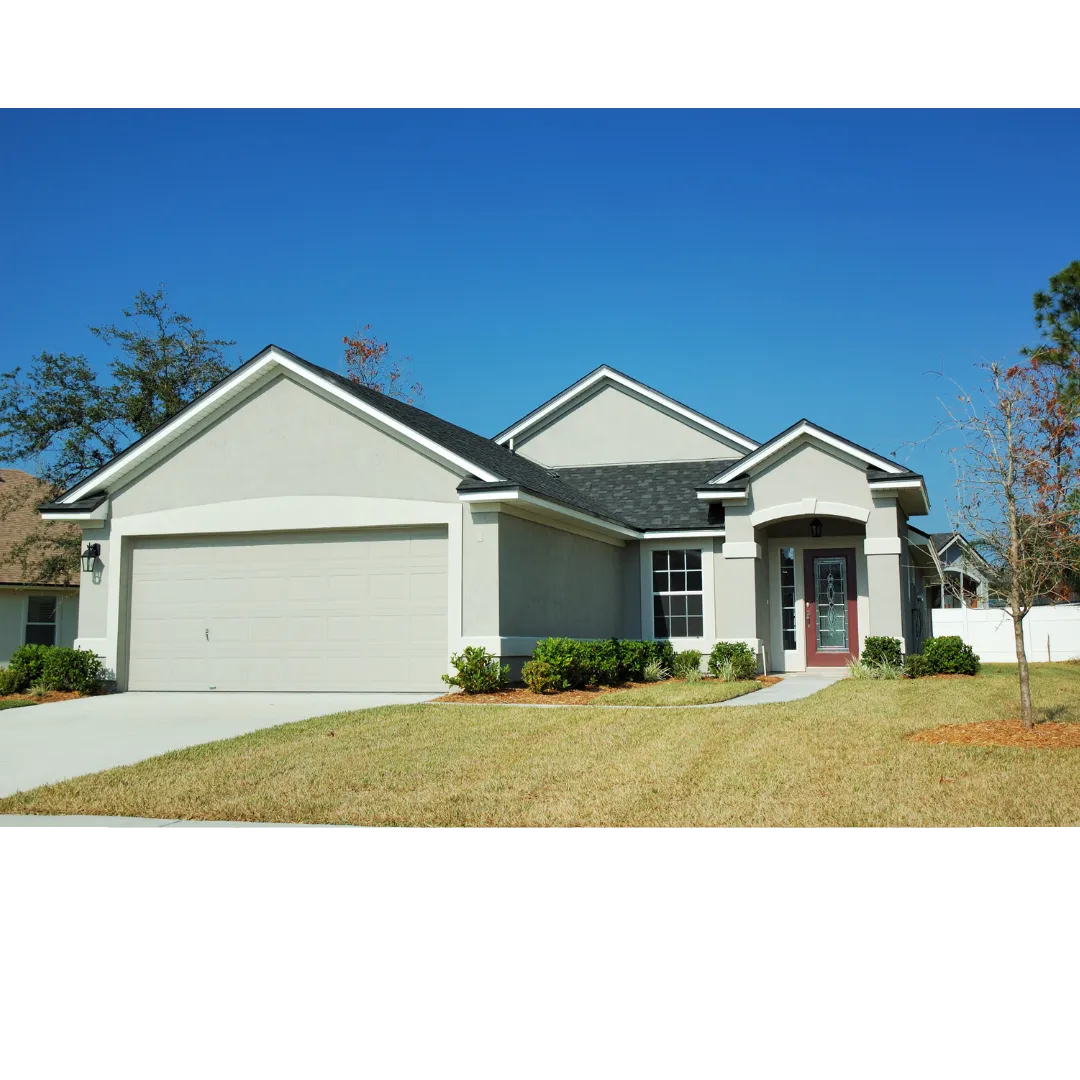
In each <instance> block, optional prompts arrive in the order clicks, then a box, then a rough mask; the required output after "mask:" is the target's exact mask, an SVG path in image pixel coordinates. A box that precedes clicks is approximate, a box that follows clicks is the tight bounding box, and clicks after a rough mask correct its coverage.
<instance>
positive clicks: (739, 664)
mask: <svg viewBox="0 0 1080 1080" xmlns="http://www.w3.org/2000/svg"><path fill="white" fill-rule="evenodd" d="M725 662H729V663H730V666H726V664H725ZM709 670H710V671H711V672H712V673H713V674H714V675H715V676H716V677H717V678H718V679H719V678H725V676H726V678H727V680H728V681H731V680H737V681H738V680H744V679H752V678H753V677H754V675H755V674H756V673H757V658H756V657H755V656H754V654H753V652H752V651H751V649H750V646H749V645H747V644H746V642H745V641H718V642H717V643H716V644H715V645H714V646H713V650H712V652H711V653H710V654H709ZM721 670H723V671H724V673H725V674H724V675H721Z"/></svg>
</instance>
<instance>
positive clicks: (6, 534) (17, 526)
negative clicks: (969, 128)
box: [0, 469, 80, 585]
mask: <svg viewBox="0 0 1080 1080" xmlns="http://www.w3.org/2000/svg"><path fill="white" fill-rule="evenodd" d="M47 490H48V488H47V487H46V485H45V484H44V483H42V482H41V481H40V480H38V479H37V478H36V477H34V476H31V475H30V474H29V473H26V472H23V471H22V469H0V584H4V585H70V584H71V582H70V581H69V580H66V579H64V578H53V579H50V580H49V581H35V580H34V579H33V578H32V577H31V576H29V575H27V574H25V573H24V572H23V568H22V565H21V563H20V562H19V561H18V560H16V559H11V558H9V557H8V552H9V551H10V550H11V548H12V547H13V546H14V545H15V544H18V543H19V542H20V541H22V540H25V539H26V538H27V537H28V536H29V535H30V534H31V533H32V532H34V531H35V530H36V529H40V528H41V518H39V517H38V514H37V504H38V503H39V502H40V501H41V499H42V497H43V496H44V494H45V492H46V491H47ZM3 511H7V512H6V513H3ZM49 529H50V531H52V530H55V533H54V535H56V536H58V537H61V536H72V535H73V536H78V535H79V534H80V530H79V528H78V526H77V525H67V524H65V523H63V522H59V521H58V522H54V523H53V524H51V525H50V526H49Z"/></svg>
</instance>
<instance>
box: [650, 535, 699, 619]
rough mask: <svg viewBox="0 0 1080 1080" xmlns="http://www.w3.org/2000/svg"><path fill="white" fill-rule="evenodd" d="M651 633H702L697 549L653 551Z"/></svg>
mask: <svg viewBox="0 0 1080 1080" xmlns="http://www.w3.org/2000/svg"><path fill="white" fill-rule="evenodd" d="M652 579H653V637H655V638H680V637H693V638H699V637H704V636H705V618H704V615H703V614H702V606H701V605H702V599H701V592H702V590H701V551H700V549H697V550H694V551H654V552H653V553H652Z"/></svg>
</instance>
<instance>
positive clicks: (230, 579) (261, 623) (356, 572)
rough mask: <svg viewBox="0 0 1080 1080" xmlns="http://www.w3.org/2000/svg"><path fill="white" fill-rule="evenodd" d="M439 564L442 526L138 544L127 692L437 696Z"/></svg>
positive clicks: (440, 666) (442, 577) (442, 626)
mask: <svg viewBox="0 0 1080 1080" xmlns="http://www.w3.org/2000/svg"><path fill="white" fill-rule="evenodd" d="M446 559H447V540H446V530H445V528H443V529H435V528H429V529H419V530H405V529H395V530H362V531H357V532H351V533H293V534H276V535H273V536H266V535H260V536H222V537H184V538H168V539H152V540H144V541H140V542H139V543H137V544H136V546H135V549H134V552H133V557H132V588H131V609H130V646H129V675H128V685H129V686H130V688H131V689H133V690H136V689H141V690H151V689H162V690H169V689H172V690H201V689H206V690H209V689H217V690H391V689H395V690H438V689H440V688H441V687H440V681H439V676H440V674H441V673H442V671H443V670H445V667H446V652H447V649H446V608H447V584H448V575H447V569H446ZM207 631H209V637H207Z"/></svg>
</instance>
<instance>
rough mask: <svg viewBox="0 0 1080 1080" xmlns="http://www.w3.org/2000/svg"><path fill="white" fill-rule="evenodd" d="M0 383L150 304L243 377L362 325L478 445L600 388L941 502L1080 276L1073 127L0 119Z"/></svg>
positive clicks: (627, 118) (149, 115)
mask: <svg viewBox="0 0 1080 1080" xmlns="http://www.w3.org/2000/svg"><path fill="white" fill-rule="evenodd" d="M0 134H2V137H3V148H4V150H3V160H4V168H3V169H2V170H0V214H2V218H3V222H2V230H0V235H2V237H3V253H4V258H3V260H2V270H0V273H2V275H3V279H2V289H0V316H2V319H3V326H4V339H3V340H4V356H3V362H2V368H3V370H10V369H11V368H12V367H14V366H15V365H16V364H21V363H25V362H26V361H27V360H28V359H29V358H30V357H31V356H32V355H33V354H35V353H36V352H39V351H40V350H42V349H48V350H51V351H62V350H63V351H68V352H84V353H86V355H88V356H90V357H91V358H92V359H94V360H95V361H97V362H100V364H101V365H102V367H103V368H104V365H105V363H106V362H107V360H108V354H107V353H104V352H102V351H101V349H100V347H99V346H97V344H96V343H95V342H94V341H93V339H92V338H91V337H90V335H89V334H88V333H87V331H86V327H87V326H88V325H90V324H99V323H102V322H111V321H114V320H118V319H119V317H120V309H121V308H122V307H123V306H124V305H126V304H127V303H128V302H129V301H130V300H131V297H132V296H133V294H134V293H135V292H136V290H138V289H139V288H145V289H147V290H152V289H153V288H154V287H155V286H156V285H157V284H158V283H159V282H161V283H164V284H165V285H166V286H167V288H168V291H169V294H170V298H171V300H172V302H173V304H174V306H175V307H176V308H178V309H179V310H181V311H183V312H185V313H187V314H189V315H191V316H192V317H193V318H194V319H195V320H196V322H197V323H198V324H200V325H202V326H204V327H206V328H207V329H208V330H209V331H210V332H211V333H212V334H213V335H215V336H221V337H227V338H235V339H236V340H237V348H236V358H237V359H240V358H245V359H246V358H247V357H248V356H250V355H252V353H254V352H255V351H257V350H258V349H259V348H261V347H262V346H263V345H264V344H266V343H268V342H271V341H272V342H275V343H277V344H279V345H282V346H284V347H286V348H288V349H291V350H292V351H293V352H296V353H298V354H300V355H301V356H304V357H306V358H308V359H310V360H312V361H315V362H316V363H321V364H324V365H326V366H328V367H335V368H336V367H338V366H339V364H340V357H341V345H340V339H341V337H342V335H343V334H345V333H349V332H351V331H355V330H356V329H357V328H358V327H359V326H361V325H362V324H364V323H371V324H373V328H374V332H375V333H376V334H377V335H378V336H379V337H380V338H382V339H384V340H387V341H389V343H390V344H391V346H392V348H393V350H394V352H395V353H397V354H403V355H409V356H411V357H412V361H413V364H412V367H413V373H414V374H415V375H416V376H417V377H418V378H419V379H420V380H421V381H422V382H423V384H424V391H425V393H424V398H423V401H422V402H421V404H422V405H423V406H424V407H425V408H427V409H430V410H431V411H432V412H436V413H438V414H440V415H442V416H445V417H446V418H447V419H450V420H453V421H455V422H457V423H459V424H463V425H465V426H466V427H470V428H472V429H474V430H476V431H479V432H482V433H484V434H494V433H495V432H496V431H498V430H499V429H500V428H502V427H504V426H505V425H506V424H508V423H509V422H510V421H512V420H514V419H516V418H517V417H518V416H519V415H520V414H522V413H524V412H526V411H528V410H529V409H531V408H532V407H534V406H535V405H536V404H538V403H539V402H541V401H542V400H544V399H545V398H547V397H549V396H551V395H552V394H554V393H556V392H557V391H558V390H560V389H562V388H563V387H564V386H566V385H567V384H569V383H571V382H573V381H574V380H575V379H577V378H579V377H580V376H581V375H583V374H584V373H585V372H587V371H589V370H591V369H592V368H593V367H595V366H597V365H598V364H601V363H608V364H612V365H614V366H615V367H618V368H620V369H622V370H623V371H626V372H627V373H628V374H630V375H633V376H635V377H636V378H639V379H642V380H644V381H645V382H648V383H650V384H652V385H654V386H656V387H657V388H658V389H660V390H662V391H664V392H665V393H668V394H670V395H672V396H673V397H676V398H678V399H680V400H682V401H685V402H687V403H688V404H690V405H693V406H694V407H696V408H699V409H701V410H702V411H703V412H706V413H708V414H710V415H712V416H715V417H716V418H717V419H718V420H720V421H721V422H726V423H728V424H731V425H732V426H733V427H735V428H737V429H739V430H741V431H745V432H747V433H748V434H750V435H752V436H754V437H755V438H758V439H765V438H767V437H769V436H771V435H773V434H775V433H776V432H777V431H779V430H781V429H782V428H784V427H787V426H788V425H789V424H791V423H793V422H794V421H795V420H797V419H798V418H799V417H801V416H808V417H809V418H810V419H811V420H814V421H816V422H817V423H820V424H822V425H824V426H825V427H828V428H831V429H832V430H834V431H838V432H840V433H841V434H844V435H847V436H848V437H850V438H852V439H854V440H855V441H857V442H860V443H863V444H865V445H867V446H869V447H872V448H875V449H877V450H879V451H881V452H884V453H888V452H891V451H893V450H898V451H899V455H898V456H899V459H900V460H901V461H904V462H905V463H906V464H908V465H909V466H910V467H912V468H916V469H918V470H920V471H923V472H925V473H926V475H927V478H928V481H929V484H930V495H931V500H932V502H933V509H932V512H931V515H930V516H929V517H928V518H925V519H919V520H917V522H916V523H917V524H920V525H922V526H924V527H934V528H944V527H946V524H947V519H946V516H945V512H944V511H945V499H946V496H947V494H948V490H947V489H948V486H949V481H950V469H949V467H948V465H947V463H946V462H945V461H944V460H943V458H942V457H941V455H940V452H939V450H938V449H926V448H924V449H920V450H917V451H915V452H911V451H910V450H908V449H905V448H904V447H903V444H904V443H905V442H907V441H912V440H920V439H923V438H925V437H926V436H928V435H929V434H930V433H931V431H932V430H933V427H934V424H935V422H936V421H937V419H938V418H939V416H940V406H939V405H938V403H937V401H936V395H937V394H938V393H940V392H942V391H943V390H944V389H945V387H944V386H943V384H942V382H941V380H940V379H936V378H935V377H934V376H933V375H930V374H928V373H929V372H932V371H943V372H945V373H947V374H949V375H952V376H954V377H956V378H958V379H961V380H966V381H971V380H972V379H973V378H974V376H975V373H974V371H973V368H972V365H973V364H974V363H976V362H977V361H979V360H980V359H994V358H998V357H1001V356H1009V355H1014V354H1015V351H1016V349H1017V348H1018V347H1019V346H1020V345H1022V344H1024V343H1025V342H1028V341H1031V340H1033V339H1034V337H1035V331H1034V328H1033V326H1032V321H1031V294H1032V292H1033V291H1034V290H1035V289H1037V288H1040V287H1042V286H1044V285H1045V283H1046V279H1047V278H1048V277H1049V276H1050V275H1051V274H1052V273H1054V272H1056V271H1057V270H1059V269H1061V268H1062V267H1063V266H1065V265H1066V264H1067V263H1068V262H1070V261H1071V260H1072V259H1075V258H1080V219H1078V216H1077V211H1076V208H1075V198H1074V193H1073V185H1072V181H1071V178H1072V177H1075V176H1076V175H1077V173H1078V171H1080V168H1078V167H1080V139H1078V138H1077V136H1078V135H1080V118H1078V114H1077V113H1076V112H1064V111H1063V112H1027V111H1011V112H948V111H939V112H873V111H866V112H828V113H820V112H794V111H793V112H700V113H699V112H684V113H669V112H596V113H593V112H587V113H574V112H541V113H519V112H478V113H461V112H422V113H412V112H321V113H310V112H174V113H158V112H153V111H142V112H109V113H102V112H6V113H2V114H0Z"/></svg>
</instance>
